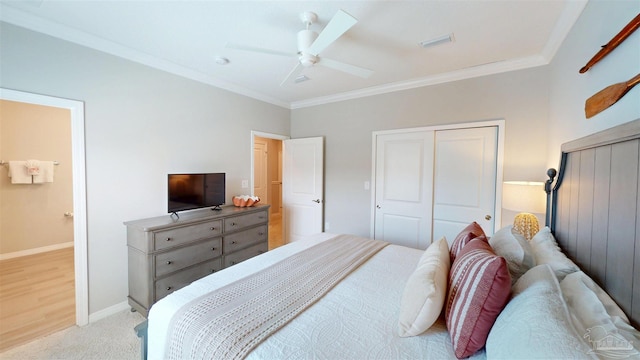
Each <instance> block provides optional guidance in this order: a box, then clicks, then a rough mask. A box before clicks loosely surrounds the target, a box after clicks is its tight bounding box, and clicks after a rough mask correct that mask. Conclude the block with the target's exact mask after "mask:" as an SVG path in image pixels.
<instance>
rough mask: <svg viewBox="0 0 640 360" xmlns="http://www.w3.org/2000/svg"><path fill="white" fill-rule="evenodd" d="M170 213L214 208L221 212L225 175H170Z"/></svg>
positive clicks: (168, 208)
mask: <svg viewBox="0 0 640 360" xmlns="http://www.w3.org/2000/svg"><path fill="white" fill-rule="evenodd" d="M167 179H168V181H167V182H168V186H167V188H168V192H169V196H168V199H169V201H168V205H167V210H168V212H169V213H176V212H178V211H185V210H192V209H198V208H204V207H212V209H213V210H219V209H220V205H222V204H224V200H225V199H224V198H225V173H208V174H168V176H167Z"/></svg>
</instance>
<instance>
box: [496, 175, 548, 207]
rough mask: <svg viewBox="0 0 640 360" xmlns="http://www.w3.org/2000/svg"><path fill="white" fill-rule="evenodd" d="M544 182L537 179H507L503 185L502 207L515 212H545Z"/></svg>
mask: <svg viewBox="0 0 640 360" xmlns="http://www.w3.org/2000/svg"><path fill="white" fill-rule="evenodd" d="M545 202H546V197H545V192H544V183H543V182H537V181H505V182H504V183H503V185H502V208H504V209H507V210H511V211H515V212H528V213H533V214H544V213H545V211H546V203H545Z"/></svg>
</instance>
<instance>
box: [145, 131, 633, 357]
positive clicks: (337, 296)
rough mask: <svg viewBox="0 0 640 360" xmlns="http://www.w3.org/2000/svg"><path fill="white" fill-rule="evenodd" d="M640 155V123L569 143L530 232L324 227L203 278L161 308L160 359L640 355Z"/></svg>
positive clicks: (157, 326) (153, 317)
mask: <svg viewBox="0 0 640 360" xmlns="http://www.w3.org/2000/svg"><path fill="white" fill-rule="evenodd" d="M639 153H640V120H638V121H634V122H631V123H627V124H624V125H622V126H619V127H616V128H612V129H610V130H607V131H604V132H602V133H598V134H594V135H591V136H589V137H586V138H583V139H579V140H576V141H573V142H570V143H567V144H565V145H563V147H562V156H561V164H560V165H561V166H560V168H559V169H558V171H557V172H555V171H550V172H549V174H550V175H551V176H550V178H549V180H548V181H547V185H546V190H548V209H549V210H548V212H547V215H548V217H547V225H548V226H547V227H545V228H544V229H542V230H541V231H540V232H539V233H538V234H536V236H534V238H533V239H532V240H531V241H530V242H529V241H523V239H522V238H521V237H519V236H518V234H517V233H516V232H514V231H513V229H512V228H511V227H509V226H507V227H505V228H503V229H501V230H500V231H498V232H496V233H495V234H493V236H491V237H488V236H486V235H484V233H483V232H482V229H481V228H480V227H479V225H477V224H475V223H472V224H469V226H467V228H465V229H464V230H463V231H462V232H461V233H460V234H458V236H457V237H456V239H452V241H449V242H447V241H446V240H444V239H439V240H436V241H434V242H433V243H432V245H430V246H429V248H427V250H426V251H425V250H417V249H411V248H407V247H403V246H398V245H393V244H386V243H383V242H379V241H376V240H371V239H363V238H359V237H354V236H349V235H339V234H326V233H323V234H318V235H315V236H313V237H310V238H308V239H305V240H302V241H297V242H294V243H291V244H287V245H286V246H283V247H280V248H277V249H275V250H272V251H269V252H268V253H265V254H263V255H260V256H258V257H255V258H252V259H249V260H247V261H245V262H242V263H240V264H237V265H235V266H233V267H230V268H227V269H225V270H223V271H220V272H218V273H216V274H213V275H210V276H208V277H205V278H203V279H200V280H198V281H195V282H194V283H192V284H191V285H189V286H187V287H185V288H183V289H180V290H178V291H176V292H174V293H172V294H170V295H169V296H167V297H165V298H164V299H162V300H160V301H159V302H158V303H156V304H154V305H153V307H152V308H151V310H150V313H149V318H148V329H147V332H146V337H147V338H148V339H147V340H146V341H147V342H148V357H149V358H151V359H165V358H168V359H185V358H198V359H199V358H215V359H217V358H225V359H227V358H248V359H275V358H278V359H283V358H296V359H298V358H319V359H336V358H340V359H364V358H367V359H373V358H382V359H392V358H393V359H400V358H405V359H412V358H428V359H432V358H433V359H443V358H451V359H455V358H474V359H484V358H510V359H513V358H531V357H535V358H640V353H639V352H638V349H639V347H638V346H639V345H640V333H639V332H638V330H637V328H634V327H633V326H632V325H631V324H634V325H635V326H637V325H638V322H639V321H640V275H639V276H635V275H636V273H640V271H638V270H639V269H640V240H638V239H639V236H640V235H639V234H640V196H638V195H640V190H639V189H640V181H639V179H638V173H639V170H640V169H639V168H640V166H639V161H640V160H639V159H640V156H639ZM603 161H604V162H603ZM558 245H559V246H560V247H561V248H562V250H564V251H560V249H559V248H558ZM343 246H344V248H342V247H343ZM351 247H353V249H351ZM324 253H331V254H332V255H329V256H324V255H322V254H324ZM325 257H326V258H328V259H325ZM294 264H298V265H294ZM309 264H310V265H309ZM265 284H269V285H268V286H266V285H265ZM271 284H273V285H271Z"/></svg>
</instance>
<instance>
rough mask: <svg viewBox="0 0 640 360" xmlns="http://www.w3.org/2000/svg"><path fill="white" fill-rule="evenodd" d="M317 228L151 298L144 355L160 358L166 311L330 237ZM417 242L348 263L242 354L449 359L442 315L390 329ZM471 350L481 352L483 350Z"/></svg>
mask: <svg viewBox="0 0 640 360" xmlns="http://www.w3.org/2000/svg"><path fill="white" fill-rule="evenodd" d="M333 236H334V235H331V234H319V235H317V236H314V237H312V238H309V239H307V240H304V241H298V242H295V243H292V244H289V245H287V246H284V247H280V248H278V249H275V250H272V251H269V252H268V253H266V254H263V255H261V256H258V257H255V258H252V259H249V260H247V261H245V262H242V263H240V264H238V265H235V266H233V267H230V268H227V269H225V270H223V271H220V272H218V273H216V274H214V275H211V276H208V277H205V278H203V279H200V280H198V281H196V282H194V283H193V284H191V285H190V286H188V287H186V288H183V289H181V290H178V291H176V292H174V293H173V294H171V295H169V296H167V297H166V298H164V299H162V300H161V301H159V302H158V303H156V304H155V305H154V306H153V307H152V308H151V311H150V313H149V332H148V333H149V346H148V349H149V359H162V358H164V349H165V342H166V336H167V327H168V325H169V322H170V318H171V315H172V314H173V313H174V312H175V311H176V310H177V309H178V308H179V307H180V306H182V305H184V304H186V303H187V302H189V301H190V300H192V299H193V298H195V297H197V296H200V295H202V294H203V293H206V292H209V291H212V290H214V289H216V288H219V287H221V286H223V285H226V284H228V283H230V282H232V281H234V280H236V279H238V278H241V277H244V276H246V275H248V274H251V273H254V272H258V271H260V270H262V269H264V268H266V267H268V266H270V265H272V264H273V263H275V262H277V261H280V260H281V259H283V258H285V257H287V256H290V255H292V254H295V253H297V252H299V251H301V250H303V249H306V248H308V247H310V246H313V245H314V244H317V243H318V242H321V241H324V240H326V239H328V238H331V237H333ZM422 253H423V251H422V250H416V249H410V248H406V247H402V246H396V245H389V246H387V247H386V248H384V249H383V250H381V251H380V252H379V253H378V254H376V255H375V256H374V257H373V258H371V259H370V260H369V261H368V262H367V263H365V264H364V265H362V266H361V267H360V268H358V269H357V270H355V271H354V272H353V273H352V274H350V275H349V276H348V277H347V278H345V279H344V280H343V281H342V282H341V283H340V284H338V285H337V286H336V287H335V288H334V289H333V290H331V291H330V292H329V293H328V294H327V295H325V296H324V297H323V298H322V299H321V300H320V301H318V302H317V303H316V304H314V305H313V306H311V307H310V308H309V309H307V310H306V311H305V312H304V313H302V314H301V315H299V316H298V317H297V318H295V319H293V320H292V321H291V322H289V323H288V324H287V325H286V326H285V327H283V328H282V329H280V330H279V331H277V332H276V333H274V334H273V335H271V337H269V338H268V339H267V340H266V341H265V342H263V343H262V344H260V345H259V346H258V347H257V348H256V349H254V350H253V352H251V353H250V354H249V356H248V358H250V359H274V358H278V359H283V358H327V359H334V358H350V359H363V358H367V359H373V358H384V359H390V358H394V359H399V358H426V359H441V358H451V359H455V356H454V354H453V350H452V347H451V340H450V338H449V335H448V333H447V331H446V327H445V325H444V322H443V321H439V322H437V323H436V324H435V325H434V326H433V327H432V328H431V329H430V330H429V331H427V333H425V334H423V335H420V336H416V337H409V338H401V337H399V336H398V335H397V333H398V331H397V328H398V314H399V308H400V300H401V297H402V291H403V290H404V286H405V283H406V280H407V278H408V277H409V275H410V274H411V273H412V272H413V270H414V269H415V266H416V263H417V261H418V259H419V258H420V256H421V255H422ZM476 357H477V358H485V355H484V353H483V352H481V353H478V354H476Z"/></svg>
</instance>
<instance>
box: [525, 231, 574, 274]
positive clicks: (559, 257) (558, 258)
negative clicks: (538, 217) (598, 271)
mask: <svg viewBox="0 0 640 360" xmlns="http://www.w3.org/2000/svg"><path fill="white" fill-rule="evenodd" d="M530 243H531V249H532V250H533V256H534V257H535V260H536V265H540V264H549V266H551V269H552V270H553V272H554V273H555V274H556V276H557V277H558V280H559V281H562V279H564V277H565V276H567V275H568V274H571V273H573V272H576V271H580V268H579V267H578V265H576V264H575V263H574V262H573V261H571V260H570V259H569V258H568V257H567V256H566V255H565V254H564V253H563V252H562V250H560V247H559V246H558V243H557V242H556V239H555V238H554V237H553V234H551V230H549V227H547V226H545V227H544V228H543V229H542V230H540V231H539V232H538V233H537V234H536V235H535V236H534V237H533V238H532V239H531V241H530Z"/></svg>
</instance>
